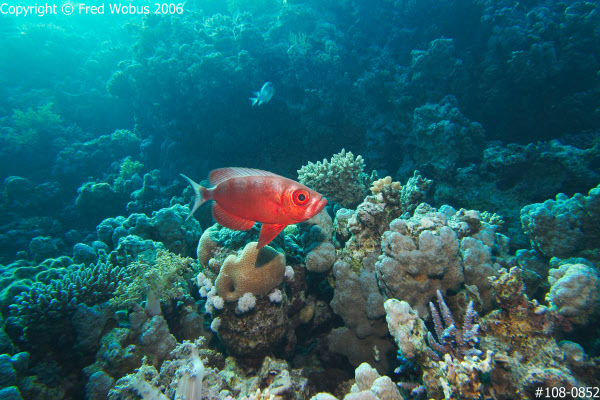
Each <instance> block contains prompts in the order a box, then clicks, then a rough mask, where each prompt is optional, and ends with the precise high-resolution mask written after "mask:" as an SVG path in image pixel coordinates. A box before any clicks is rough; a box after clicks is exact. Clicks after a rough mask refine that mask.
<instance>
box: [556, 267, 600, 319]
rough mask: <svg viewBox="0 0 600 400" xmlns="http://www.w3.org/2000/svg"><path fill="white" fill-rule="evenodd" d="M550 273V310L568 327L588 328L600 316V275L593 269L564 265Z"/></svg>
mask: <svg viewBox="0 0 600 400" xmlns="http://www.w3.org/2000/svg"><path fill="white" fill-rule="evenodd" d="M557 267H558V268H552V269H550V271H549V277H548V281H549V283H550V291H549V292H548V294H547V295H546V300H547V301H548V303H550V310H551V311H555V312H556V313H557V314H558V315H559V316H561V317H562V318H565V319H566V320H567V321H569V323H572V324H576V325H587V324H588V323H589V322H590V321H591V320H592V319H595V318H597V316H598V313H600V297H599V293H600V275H599V274H598V271H596V269H594V267H592V266H589V265H585V264H570V263H565V264H562V265H560V266H557Z"/></svg>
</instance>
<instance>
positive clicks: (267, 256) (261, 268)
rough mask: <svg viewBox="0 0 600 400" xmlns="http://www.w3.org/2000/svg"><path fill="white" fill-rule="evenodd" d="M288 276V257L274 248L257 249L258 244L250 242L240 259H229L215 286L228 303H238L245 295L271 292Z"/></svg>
mask: <svg viewBox="0 0 600 400" xmlns="http://www.w3.org/2000/svg"><path fill="white" fill-rule="evenodd" d="M284 273H285V255H284V254H281V253H279V252H277V251H276V250H274V249H273V248H272V247H270V246H265V247H264V248H263V249H257V248H256V242H250V243H248V244H247V245H246V247H244V250H243V251H242V253H241V254H240V255H239V256H237V257H236V256H233V255H230V256H229V257H227V258H226V259H225V261H224V262H223V265H222V266H221V269H220V271H219V276H218V277H217V279H216V281H215V286H216V287H217V292H218V293H219V296H221V297H222V298H223V299H224V300H225V301H230V302H231V301H237V300H238V299H239V298H240V297H241V296H242V295H243V294H244V293H252V294H254V295H256V296H261V295H264V294H267V293H269V292H270V291H271V290H272V289H273V288H275V287H277V286H278V285H279V284H281V282H283V275H284Z"/></svg>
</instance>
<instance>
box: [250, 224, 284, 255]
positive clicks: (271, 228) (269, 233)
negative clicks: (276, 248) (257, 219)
mask: <svg viewBox="0 0 600 400" xmlns="http://www.w3.org/2000/svg"><path fill="white" fill-rule="evenodd" d="M286 226H287V225H285V224H262V228H260V236H259V237H258V246H256V248H257V249H262V248H263V247H265V246H266V245H268V244H269V243H271V240H273V239H275V237H276V236H277V235H279V232H281V231H282V230H283V228H285V227H286Z"/></svg>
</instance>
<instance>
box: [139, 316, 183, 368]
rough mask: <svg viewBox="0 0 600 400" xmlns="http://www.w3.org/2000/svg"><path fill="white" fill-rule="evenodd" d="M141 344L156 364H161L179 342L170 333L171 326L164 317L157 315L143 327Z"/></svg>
mask: <svg viewBox="0 0 600 400" xmlns="http://www.w3.org/2000/svg"><path fill="white" fill-rule="evenodd" d="M139 343H140V346H141V347H142V349H143V352H144V353H145V354H146V355H148V356H149V357H150V358H151V359H152V360H153V361H154V363H160V362H161V361H162V360H165V359H166V358H167V357H168V355H169V353H170V352H171V351H172V350H173V349H174V348H175V345H176V343H177V341H176V340H175V337H174V336H173V335H171V333H170V332H169V326H168V325H167V321H165V319H164V318H163V316H162V315H155V316H154V317H152V318H151V319H149V320H148V321H146V322H145V323H144V325H143V326H142V330H141V335H140V338H139Z"/></svg>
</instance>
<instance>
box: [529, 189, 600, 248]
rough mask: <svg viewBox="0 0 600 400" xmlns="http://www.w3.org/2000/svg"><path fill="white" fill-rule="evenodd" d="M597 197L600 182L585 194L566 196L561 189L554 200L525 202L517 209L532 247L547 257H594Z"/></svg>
mask: <svg viewBox="0 0 600 400" xmlns="http://www.w3.org/2000/svg"><path fill="white" fill-rule="evenodd" d="M599 199H600V186H598V187H595V188H593V189H591V190H590V191H589V194H588V196H583V195H581V194H579V193H578V194H576V195H574V196H573V197H571V198H569V197H568V196H566V195H565V194H562V193H561V194H558V195H556V200H546V201H545V202H544V203H541V204H540V203H536V204H530V205H527V206H525V207H524V208H523V209H522V210H521V223H522V224H523V230H524V231H525V233H526V234H527V235H528V236H529V239H530V240H531V245H532V247H533V248H535V249H536V250H537V251H539V252H540V253H541V254H542V255H543V256H544V257H547V258H552V257H560V258H568V257H585V258H588V259H590V260H598V259H599V257H600V255H598V254H597V243H598V241H599V240H600V230H599V229H598V226H599V224H598V222H599V219H598V218H599V217H600V212H598V210H599V209H600V200H599Z"/></svg>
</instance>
